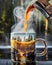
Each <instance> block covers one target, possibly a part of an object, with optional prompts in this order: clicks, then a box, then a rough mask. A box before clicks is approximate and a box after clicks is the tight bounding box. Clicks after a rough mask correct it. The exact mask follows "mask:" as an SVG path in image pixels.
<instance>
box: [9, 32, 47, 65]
mask: <svg viewBox="0 0 52 65" xmlns="http://www.w3.org/2000/svg"><path fill="white" fill-rule="evenodd" d="M10 41H11V60H12V63H13V65H19V64H18V63H20V64H24V65H25V64H26V63H31V62H34V63H35V60H36V56H44V55H46V54H47V49H46V41H45V40H44V39H41V38H36V34H35V33H16V32H13V33H11V39H10ZM37 41H43V43H44V46H45V48H44V50H43V52H41V53H36V49H35V47H36V45H35V44H36V42H37Z"/></svg>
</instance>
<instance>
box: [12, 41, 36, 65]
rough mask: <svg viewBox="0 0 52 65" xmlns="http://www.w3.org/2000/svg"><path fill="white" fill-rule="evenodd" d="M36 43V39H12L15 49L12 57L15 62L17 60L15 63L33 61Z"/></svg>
mask: <svg viewBox="0 0 52 65" xmlns="http://www.w3.org/2000/svg"><path fill="white" fill-rule="evenodd" d="M34 43H35V41H34V40H32V41H28V42H19V41H16V40H11V47H12V48H13V49H14V51H13V53H14V54H12V55H13V58H12V59H13V60H14V62H15V61H16V62H15V63H14V62H13V65H30V64H31V63H32V61H34V59H35V56H34V46H35V45H34ZM26 55H27V56H26ZM17 57H18V60H17ZM30 61H31V63H30ZM17 62H18V63H17ZM33 64H34V62H33Z"/></svg>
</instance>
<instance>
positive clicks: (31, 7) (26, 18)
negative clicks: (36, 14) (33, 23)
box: [24, 5, 36, 32]
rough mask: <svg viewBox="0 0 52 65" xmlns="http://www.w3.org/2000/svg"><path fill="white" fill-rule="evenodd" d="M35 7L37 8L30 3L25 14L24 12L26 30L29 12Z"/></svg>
mask: <svg viewBox="0 0 52 65" xmlns="http://www.w3.org/2000/svg"><path fill="white" fill-rule="evenodd" d="M34 8H36V7H35V6H33V5H29V6H28V7H27V8H26V11H25V14H24V32H26V31H27V23H28V19H29V15H30V14H29V12H30V11H32V10H33V9H34Z"/></svg>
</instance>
